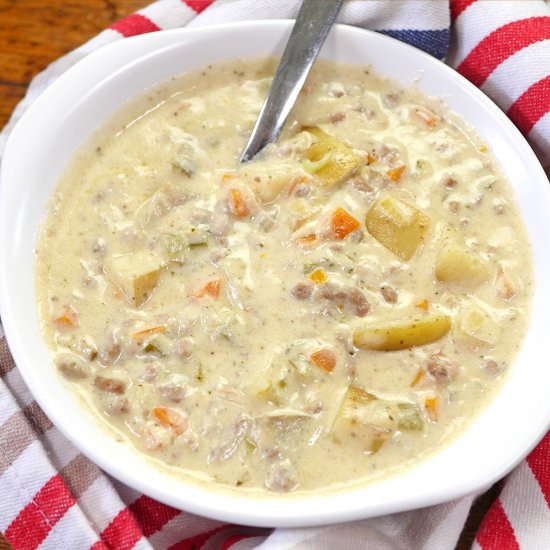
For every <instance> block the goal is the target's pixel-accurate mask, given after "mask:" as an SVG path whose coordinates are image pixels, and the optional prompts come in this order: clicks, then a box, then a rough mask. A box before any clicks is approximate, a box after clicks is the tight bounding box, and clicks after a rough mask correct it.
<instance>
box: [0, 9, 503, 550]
mask: <svg viewBox="0 0 550 550" xmlns="http://www.w3.org/2000/svg"><path fill="white" fill-rule="evenodd" d="M151 1H152V0H151ZM148 3H149V2H148V1H147V0H0V128H2V127H3V126H4V125H5V124H6V122H7V121H8V119H9V116H10V114H11V112H12V111H13V109H14V107H15V105H16V104H17V102H18V101H19V100H20V99H21V98H22V97H23V96H24V94H25V91H26V88H27V86H28V85H29V82H30V81H31V79H32V77H33V76H35V75H36V74H37V73H39V72H40V71H41V70H42V69H44V68H45V67H46V66H47V65H48V64H49V63H51V62H52V61H54V60H55V59H57V58H58V57H60V56H62V55H63V54H65V53H67V52H69V51H71V50H72V49H74V48H76V47H77V46H79V45H80V44H82V43H83V42H85V41H86V40H88V39H89V38H91V37H93V36H95V35H96V34H98V33H99V32H100V31H101V30H103V29H104V28H106V27H108V26H109V25H110V24H112V23H113V22H114V21H116V20H118V19H120V18H122V17H124V16H125V15H128V14H129V13H132V12H134V11H136V10H137V9H139V8H142V7H144V6H146V5H147V4H148ZM496 494H497V491H496V489H492V490H491V491H489V492H488V493H486V494H485V495H484V496H483V497H481V498H480V499H479V500H478V501H477V502H476V504H475V505H474V507H473V508H472V511H471V513H470V516H469V518H468V521H467V524H466V527H465V529H464V532H463V534H462V536H461V538H460V541H459V543H458V545H457V550H469V549H470V547H471V544H472V541H473V539H474V536H475V532H476V530H477V527H478V525H479V522H480V520H481V518H482V517H483V515H484V513H485V511H486V510H487V509H488V507H489V506H490V504H491V503H492V502H493V500H494V499H495V497H496ZM2 539H3V537H2V535H1V534H0V550H4V549H6V548H9V546H5V543H4V542H3V540H2Z"/></svg>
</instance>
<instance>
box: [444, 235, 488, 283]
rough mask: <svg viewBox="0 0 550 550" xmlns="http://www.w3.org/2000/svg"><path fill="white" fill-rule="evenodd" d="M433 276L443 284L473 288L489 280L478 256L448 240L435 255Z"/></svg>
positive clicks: (483, 262) (483, 264)
mask: <svg viewBox="0 0 550 550" xmlns="http://www.w3.org/2000/svg"><path fill="white" fill-rule="evenodd" d="M435 275H436V277H437V278H438V279H439V280H440V281H442V282H444V283H450V284H455V285H463V286H468V287H475V286H478V285H480V284H481V283H483V282H485V281H486V280H487V279H488V278H489V270H488V267H487V263H486V262H485V261H484V260H483V259H482V258H481V257H480V256H479V255H478V254H475V253H474V252H471V251H469V250H468V249H467V248H465V247H464V246H461V245H460V244H458V243H457V242H456V241H454V240H451V239H449V240H447V241H446V242H445V243H443V245H442V247H441V248H440V249H439V252H438V254H437V258H436V263H435Z"/></svg>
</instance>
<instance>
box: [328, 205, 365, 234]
mask: <svg viewBox="0 0 550 550" xmlns="http://www.w3.org/2000/svg"><path fill="white" fill-rule="evenodd" d="M360 225H361V224H360V223H359V221H358V220H356V219H355V218H354V217H353V216H352V215H351V214H350V213H349V212H346V211H345V210H344V209H343V208H340V207H338V208H337V209H336V210H335V211H334V212H333V214H332V218H331V227H332V232H333V233H334V236H335V237H336V238H337V239H345V238H346V237H347V236H348V235H349V234H350V233H353V231H355V230H356V229H357V228H358V227H359V226H360Z"/></svg>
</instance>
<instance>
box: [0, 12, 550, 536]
mask: <svg viewBox="0 0 550 550" xmlns="http://www.w3.org/2000/svg"><path fill="white" fill-rule="evenodd" d="M291 25H292V21H291V20H258V21H246V22H235V23H225V24H220V25H212V26H209V27H201V28H198V27H197V28H182V29H172V30H168V31H160V32H158V33H151V34H146V35H140V36H136V37H131V38H126V39H124V40H121V41H118V42H114V43H111V44H108V45H106V46H104V47H102V48H100V49H99V50H96V51H95V52H92V53H91V54H89V55H88V56H86V57H85V58H84V59H82V60H81V61H79V62H78V63H77V64H76V65H74V66H73V67H71V68H70V69H68V70H67V71H66V72H65V73H64V74H62V75H61V76H60V77H59V78H58V79H57V80H56V81H55V82H54V83H52V84H51V85H50V87H49V88H48V89H46V90H45V91H44V92H43V93H42V94H41V95H40V97H38V98H37V99H36V101H35V102H34V103H33V105H31V106H30V108H29V109H28V111H27V112H26V113H24V115H23V116H22V118H21V120H20V121H19V122H18V123H17V125H16V126H15V128H14V129H13V130H12V133H11V135H10V136H9V138H8V141H7V143H6V147H5V149H4V159H3V160H2V164H1V166H0V213H2V212H6V208H7V207H6V206H4V205H5V204H9V202H10V200H11V199H10V197H8V186H9V185H10V184H9V177H10V174H9V173H10V172H11V170H12V164H13V163H15V162H16V161H15V160H14V159H13V160H12V156H13V155H14V154H15V153H12V150H14V149H15V147H16V145H15V144H16V142H17V141H18V140H22V139H24V138H25V132H28V131H29V127H30V126H32V122H33V117H35V116H36V113H37V112H38V111H39V110H40V109H44V108H47V107H48V105H49V103H50V102H51V101H52V100H53V99H54V98H55V97H56V94H58V93H60V92H63V91H65V89H66V87H67V86H69V85H71V84H74V79H75V78H76V76H77V75H79V76H82V74H84V72H86V71H87V70H88V69H91V68H94V67H95V68H97V67H96V65H97V64H98V63H99V62H100V61H101V62H102V63H104V69H103V72H104V73H105V72H106V71H108V70H111V67H112V66H116V65H117V63H118V64H119V65H120V67H119V68H121V69H123V68H125V67H128V66H129V65H132V64H139V63H140V62H141V61H142V60H143V59H144V58H145V57H147V55H148V53H147V52H148V51H149V50H151V51H152V52H153V54H155V55H156V54H158V55H160V54H161V53H162V49H163V47H164V46H165V44H168V43H171V42H175V41H177V40H180V39H181V38H183V37H191V38H192V37H194V36H198V37H202V36H203V35H208V34H210V35H211V34H217V33H220V32H229V33H234V32H246V31H247V29H265V30H269V31H270V32H274V33H275V34H277V33H279V34H280V35H285V33H288V32H290V28H291ZM332 33H334V34H342V33H355V34H361V35H363V36H365V37H366V40H367V42H368V41H369V40H371V41H374V42H375V43H378V44H382V45H388V44H392V45H393V46H392V47H396V48H401V49H403V51H408V52H409V55H412V54H410V52H411V51H413V52H414V56H416V57H417V58H418V59H421V60H424V63H427V64H429V65H431V66H433V67H437V69H435V70H436V72H437V71H443V73H446V74H447V75H451V76H449V78H451V79H452V80H454V81H456V82H457V83H459V84H460V86H461V87H462V88H464V90H463V91H464V93H466V94H469V95H471V96H473V97H474V98H476V99H477V101H478V102H479V103H480V104H481V105H483V106H484V108H485V109H486V110H487V111H488V112H490V113H491V115H492V116H493V117H496V118H497V119H498V120H499V122H500V124H501V125H502V126H504V127H506V128H507V130H508V132H510V134H511V135H512V136H513V140H515V142H516V145H517V146H518V147H519V148H520V150H521V153H522V155H524V156H525V157H526V158H527V159H528V160H527V161H526V163H527V164H530V165H531V168H532V170H533V171H534V172H535V174H537V177H538V178H539V179H541V178H543V179H542V181H544V180H546V183H547V181H548V180H547V179H546V175H545V173H544V171H543V169H542V167H541V165H540V163H539V161H538V159H537V158H536V156H535V155H534V153H533V152H532V150H531V148H530V147H529V145H528V144H527V142H526V140H525V138H524V137H523V136H522V135H521V134H520V132H519V130H517V128H516V127H515V126H514V125H513V124H512V122H511V121H510V120H509V119H508V118H507V117H506V116H505V115H504V114H503V113H502V111H500V109H499V108H498V107H497V106H496V105H495V104H494V103H493V102H492V101H491V100H490V99H489V98H487V96H485V95H484V94H483V93H482V92H481V91H480V90H478V89H477V88H476V87H475V86H473V85H472V84H471V83H469V82H468V81H467V80H466V79H464V78H463V77H462V76H461V75H459V74H458V73H456V72H455V71H454V70H453V69H451V68H450V67H448V66H447V65H444V64H443V63H441V62H440V61H438V60H436V59H435V58H433V57H431V56H429V55H428V54H426V53H424V52H421V51H419V50H417V49H415V48H413V47H412V46H409V45H407V44H404V43H402V42H399V41H397V40H395V39H393V38H391V37H388V36H385V35H381V34H379V33H375V32H373V31H368V30H365V29H361V28H357V27H352V26H348V25H342V24H338V25H335V27H334V29H333V31H331V34H332ZM140 47H141V50H140ZM136 48H137V49H138V50H140V51H141V54H140V56H138V57H136V58H135V59H132V56H131V54H132V52H133V51H134V50H135V49H136ZM121 52H124V55H125V59H126V61H125V62H124V63H122V62H120V63H119V62H116V59H115V58H116V56H117V55H118V54H119V53H121ZM159 52H160V53H159ZM79 85H82V84H79ZM11 185H14V184H13V183H12V184H11ZM541 193H542V197H541V202H542V203H543V204H544V205H546V206H550V190H547V189H544V190H542V189H541ZM6 218H7V216H0V245H3V244H7V243H8V242H9V238H10V234H11V232H12V231H13V227H8V225H7V221H6ZM0 248H1V249H2V255H3V256H4V255H5V250H7V247H5V246H0ZM6 264H7V262H5V261H4V262H2V265H3V266H4V267H0V311H1V312H2V319H3V324H4V330H5V334H6V338H7V341H8V343H9V345H10V349H11V351H12V354H13V357H14V360H15V362H16V364H17V365H18V367H19V372H20V373H21V375H22V377H23V379H24V381H25V383H26V385H27V386H28V387H29V389H30V390H31V393H32V394H33V397H34V398H35V399H36V401H37V402H38V403H39V405H40V406H41V408H42V409H43V410H44V412H45V413H46V414H47V416H48V417H49V418H50V419H51V420H52V422H53V424H54V425H55V426H56V428H57V429H58V430H59V431H60V432H61V433H62V434H63V435H64V436H65V437H67V438H68V439H69V440H70V441H71V442H72V443H73V444H74V445H75V446H76V447H77V448H78V449H79V450H80V451H82V452H83V453H84V454H85V455H86V456H88V457H89V458H90V459H91V460H92V461H93V462H94V463H95V464H98V465H99V466H100V467H101V468H102V469H104V470H105V471H107V472H108V473H109V474H111V475H113V476H114V477H115V478H117V479H119V480H121V481H122V482H124V483H126V484H127V485H129V486H131V487H134V488H136V489H138V490H140V491H141V492H143V493H145V494H147V495H149V496H152V497H153V498H155V499H157V500H159V501H161V502H164V503H166V504H169V505H172V506H175V507H177V508H180V509H185V510H187V511H190V512H193V513H196V514H199V515H203V516H207V517H212V518H215V519H221V520H224V521H231V522H237V523H246V524H248V525H258V526H290V527H297V526H309V525H321V524H326V523H337V522H343V521H350V520H356V519H362V518H367V517H372V516H377V515H383V514H386V513H390V512H397V511H404V510H409V509H412V508H418V507H424V506H428V505H433V504H437V503H441V502H445V501H448V500H452V499H454V498H458V497H461V496H465V495H467V494H472V493H474V492H478V491H480V490H482V489H484V488H486V487H488V486H489V485H491V484H492V483H494V482H495V481H497V480H498V479H500V478H501V477H503V475H505V474H506V473H507V472H509V471H510V470H511V469H512V468H513V467H514V466H515V465H517V464H518V463H519V462H520V461H521V460H522V459H523V458H524V457H525V456H526V455H527V453H528V452H529V451H530V450H531V449H532V448H533V447H534V446H535V445H536V444H537V442H538V441H539V440H540V439H541V438H542V437H543V436H544V434H545V433H546V431H547V430H548V428H549V427H550V404H549V405H548V406H547V407H546V410H545V413H546V418H541V419H540V420H539V422H538V423H533V425H532V426H531V429H530V434H531V437H530V438H529V441H528V442H527V441H523V442H522V446H521V450H520V451H519V452H517V450H516V452H514V453H512V454H510V455H509V456H507V457H506V460H504V459H503V460H501V461H500V463H499V465H498V467H496V468H494V469H493V472H492V475H490V476H484V477H483V478H481V477H479V476H478V477H475V476H474V477H473V478H472V479H471V480H470V483H469V484H468V485H467V486H464V485H462V486H458V485H455V486H454V487H453V488H449V487H434V488H431V489H430V491H427V492H426V493H425V494H421V495H419V494H416V495H412V496H411V495H403V496H401V498H400V499H399V501H396V500H395V499H394V500H386V501H383V502H379V503H376V504H374V503H372V502H368V503H367V504H366V505H364V506H362V507H361V506H358V505H357V504H354V505H353V506H350V505H346V499H345V498H341V497H342V495H341V494H340V493H339V495H340V497H337V496H336V497H335V495H334V494H332V493H325V494H323V495H319V494H317V493H313V494H311V495H306V496H301V495H300V497H299V498H298V497H296V496H292V495H291V496H290V497H289V498H285V497H281V498H276V499H271V498H269V497H263V496H262V502H263V504H265V505H261V504H258V501H257V500H256V499H252V500H251V499H250V496H249V495H246V496H242V495H239V496H235V495H233V494H232V495H229V496H228V495H226V494H224V493H220V494H217V498H215V497H213V495H212V491H211V490H209V489H205V490H203V489H202V488H197V487H194V488H191V489H190V490H189V495H190V497H184V498H181V497H179V496H178V495H173V494H166V492H165V491H159V490H156V489H155V488H154V487H152V486H151V483H150V482H149V480H147V479H144V478H139V479H138V478H136V477H135V475H134V474H133V473H132V471H131V470H129V469H128V468H127V467H126V464H113V461H112V459H110V458H109V457H105V456H104V454H103V453H102V452H101V450H100V449H91V448H90V447H89V445H87V443H86V442H85V441H83V437H82V436H81V434H78V433H76V432H73V431H72V430H71V429H69V428H68V427H67V424H66V422H65V421H64V419H63V418H62V416H61V415H60V411H59V407H58V404H56V403H53V402H52V401H51V400H49V399H48V396H47V395H45V394H44V393H43V392H41V391H40V389H38V388H37V387H36V381H35V379H34V376H33V369H32V366H30V364H29V357H28V353H27V351H28V349H27V346H25V341H24V336H25V335H24V334H23V333H22V332H21V328H20V326H19V325H18V324H17V323H16V321H15V319H16V315H15V314H14V308H15V307H16V306H17V304H16V303H15V302H14V300H13V299H12V296H11V295H10V289H11V288H13V286H12V283H11V282H10V280H11V279H10V277H9V276H8V272H9V270H8V269H7V267H6ZM10 276H12V275H10ZM27 336H28V335H27ZM105 435H106V436H107V432H106V431H105ZM447 447H449V445H448V444H447ZM430 461H431V458H430V459H428V461H424V467H425V465H426V463H430ZM415 468H416V467H415ZM399 477H400V474H396V475H394V476H392V479H394V478H399ZM382 483H383V484H384V485H386V484H387V483H386V481H385V480H384V481H383V482H382ZM374 485H376V483H375V484H374ZM388 485H389V486H392V483H390V484H388ZM393 485H395V484H393ZM370 486H371V484H369V485H368V486H367V487H366V488H365V487H362V488H357V487H351V492H354V494H355V493H357V494H359V493H363V494H367V495H368V494H369V493H370V491H369V490H368V487H370ZM365 489H367V491H365ZM347 493H348V491H346V494H347ZM200 497H203V498H204V499H211V498H213V499H214V501H215V503H214V505H212V504H211V503H208V502H206V503H205V502H204V501H203V500H202V499H201V498H200ZM190 498H191V499H193V500H190ZM291 500H293V501H296V500H299V501H300V502H301V503H305V504H306V505H305V506H302V507H303V508H304V507H305V508H306V510H301V511H300V509H298V508H296V506H292V505H291ZM312 500H315V502H319V501H321V502H323V503H325V504H327V503H337V504H338V505H339V506H340V508H337V509H332V510H330V508H329V511H326V510H325V511H324V512H323V511H322V510H321V509H320V508H319V507H316V508H315V509H314V510H313V511H312V510H311V509H310V510H308V509H307V503H311V501H312ZM246 501H248V502H246ZM251 502H252V505H251V504H250V503H251ZM277 503H279V504H277ZM245 504H246V506H245ZM239 506H240V508H239ZM243 507H244V508H245V509H246V511H245V512H243V511H242V509H243ZM274 508H275V510H274ZM289 514H292V515H289Z"/></svg>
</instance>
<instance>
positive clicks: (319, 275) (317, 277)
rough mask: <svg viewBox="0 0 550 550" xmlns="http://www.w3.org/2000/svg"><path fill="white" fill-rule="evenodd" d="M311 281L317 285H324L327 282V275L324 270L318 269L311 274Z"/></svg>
mask: <svg viewBox="0 0 550 550" xmlns="http://www.w3.org/2000/svg"><path fill="white" fill-rule="evenodd" d="M309 279H310V280H311V281H313V282H314V283H315V284H316V285H322V284H323V283H324V282H326V280H327V274H326V273H325V272H324V271H323V270H322V269H316V270H315V271H313V272H312V273H310V274H309Z"/></svg>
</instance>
